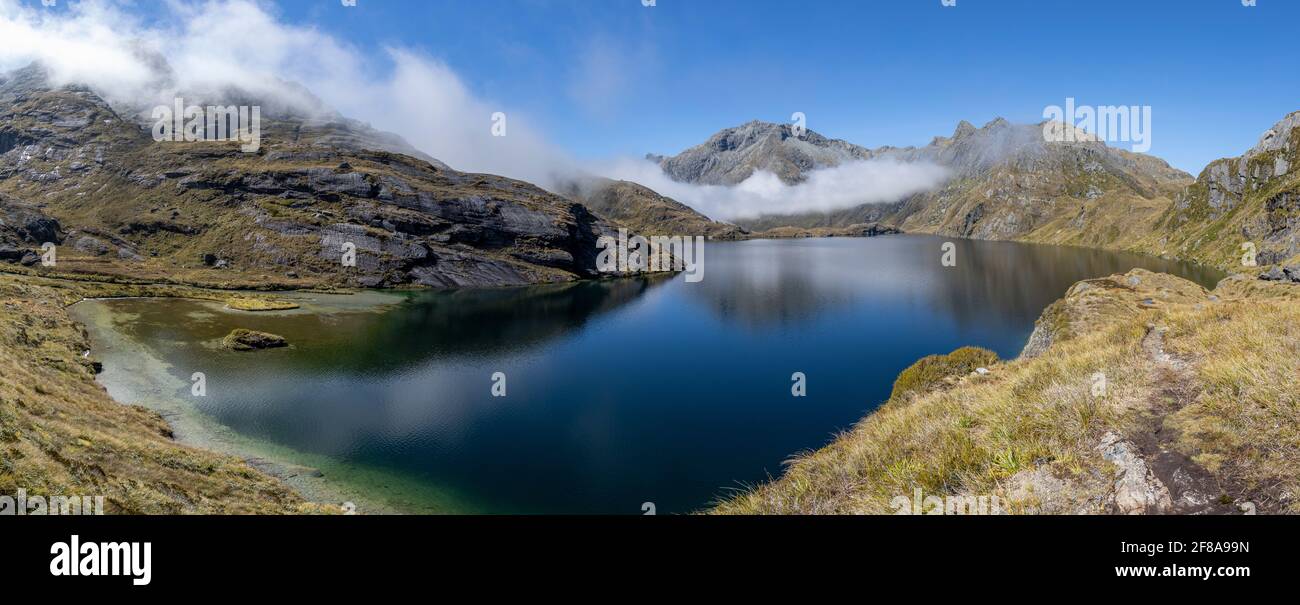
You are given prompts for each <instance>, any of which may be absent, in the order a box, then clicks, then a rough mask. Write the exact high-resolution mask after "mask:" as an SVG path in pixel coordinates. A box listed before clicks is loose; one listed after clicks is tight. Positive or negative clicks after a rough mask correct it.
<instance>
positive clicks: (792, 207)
mask: <svg viewBox="0 0 1300 605" xmlns="http://www.w3.org/2000/svg"><path fill="white" fill-rule="evenodd" d="M597 171H599V172H600V173H601V174H604V175H605V176H608V177H609V178H614V179H620V180H625V181H634V182H636V183H640V184H642V185H645V186H646V187H649V188H651V189H653V190H655V191H656V192H658V193H659V194H660V195H665V196H668V197H670V198H673V199H675V200H677V201H679V202H682V203H683V204H686V205H688V206H690V207H692V208H694V209H695V210H697V211H699V212H700V213H702V214H704V215H706V216H708V217H710V218H713V219H716V220H724V221H731V220H738V219H745V218H755V217H758V216H761V215H764V214H797V213H801V212H829V211H832V210H840V209H844V208H851V207H853V206H857V205H859V204H874V203H881V202H893V201H896V200H899V199H902V198H904V197H907V196H909V195H912V194H914V193H920V192H923V191H928V190H930V189H932V188H934V187H937V186H938V185H939V184H941V183H942V182H943V181H944V179H946V178H947V177H948V170H947V169H946V168H944V167H942V166H939V165H937V164H932V163H929V162H901V161H898V160H892V159H874V160H865V161H859V162H850V163H846V164H841V165H839V166H833V167H829V168H823V169H820V170H815V171H813V172H810V173H809V174H808V178H807V179H806V180H805V181H804V182H802V183H798V184H795V185H787V184H786V183H785V182H783V181H782V180H781V179H780V177H778V176H777V175H775V174H773V173H771V172H767V171H761V170H760V171H757V172H755V173H754V174H753V175H751V176H750V177H749V178H747V179H745V180H744V181H743V182H741V183H740V184H738V185H735V186H722V185H692V184H689V183H681V182H678V181H674V180H672V179H671V178H669V177H668V175H667V174H665V173H664V171H663V170H662V169H661V168H660V167H659V165H658V164H655V163H653V162H650V161H647V160H623V161H619V162H615V163H612V164H610V165H608V166H606V167H603V168H597Z"/></svg>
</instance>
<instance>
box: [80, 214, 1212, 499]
mask: <svg viewBox="0 0 1300 605" xmlns="http://www.w3.org/2000/svg"><path fill="white" fill-rule="evenodd" d="M944 241H947V240H943V239H939V238H935V237H928V236H910V235H907V236H903V235H899V236H884V237H876V238H862V239H859V238H832V239H796V240H756V241H747V242H735V243H709V244H707V246H706V249H705V260H704V269H705V271H704V280H703V281H702V282H699V283H687V282H686V281H685V279H684V276H682V275H677V276H668V277H651V278H636V279H618V280H603V281H590V282H580V283H573V284H561V285H547V286H535V287H525V288H501V289H482V290H450V291H424V292H418V293H377V292H366V293H361V294H357V295H355V296H339V295H318V294H294V295H292V297H293V298H295V299H297V300H299V301H300V302H302V304H303V308H302V309H300V310H296V311H289V312H276V313H270V314H252V313H244V312H236V311H229V310H225V309H224V308H223V307H222V306H221V305H220V304H218V303H212V302H204V301H192V300H174V299H156V300H146V299H120V300H105V301H86V302H83V303H80V304H78V305H76V306H75V307H73V313H74V316H75V317H77V318H78V319H79V320H80V321H82V322H83V323H85V324H87V326H88V328H89V330H90V332H91V337H92V341H93V342H94V346H95V350H94V353H95V355H96V356H97V357H98V358H99V359H101V360H102V361H103V362H104V365H105V371H104V373H103V374H101V375H100V378H99V379H100V381H101V382H102V383H103V384H104V385H105V386H106V387H107V388H108V389H109V392H110V394H112V395H113V396H114V397H115V398H116V399H118V400H119V401H122V402H125V403H140V404H142V405H146V406H148V407H151V408H154V409H157V410H159V411H160V412H162V413H163V414H164V415H165V416H166V417H167V418H168V419H169V420H170V421H171V422H172V424H173V426H175V427H176V433H177V437H178V438H179V439H181V440H182V441H185V442H189V443H195V444H197V445H200V446H203V447H211V448H214V449H218V450H222V451H227V452H229V453H233V454H237V455H241V456H244V457H251V458H253V459H254V461H255V462H256V463H257V464H258V465H260V466H264V467H265V468H268V469H269V470H272V471H274V472H276V473H277V474H279V475H281V476H283V477H285V478H286V480H288V481H289V482H290V483H291V484H293V485H295V486H296V487H298V488H300V489H302V490H303V491H304V492H305V493H307V495H308V496H309V497H313V498H316V499H321V500H324V501H330V500H331V499H332V500H334V501H339V502H341V501H343V500H345V499H346V500H348V501H350V502H354V503H355V506H356V507H357V508H358V509H359V511H360V512H413V513H433V512H459V513H615V514H641V513H642V510H643V508H642V507H643V505H644V504H645V503H652V504H653V506H654V508H655V510H656V512H657V513H660V514H663V513H681V512H690V511H695V510H699V509H701V508H703V507H707V506H708V505H709V503H711V502H713V501H715V500H716V499H717V498H719V497H725V496H726V494H728V493H729V490H734V489H736V488H739V487H742V486H744V485H752V484H754V483H757V482H761V481H763V480H765V479H766V478H768V477H769V476H777V475H779V474H780V473H781V471H782V462H783V461H784V460H786V459H788V458H789V457H790V456H791V455H794V454H797V453H799V452H803V451H807V450H810V449H815V448H817V447H820V446H822V445H824V444H825V443H827V441H828V440H829V439H831V437H832V436H833V435H834V434H835V433H836V432H837V431H841V430H844V429H847V428H849V427H851V426H852V425H853V424H854V423H855V422H857V421H858V420H859V419H861V418H862V417H863V416H864V415H866V414H868V413H870V412H871V411H872V410H873V409H874V408H875V407H876V406H877V405H879V404H880V403H881V402H882V401H884V400H885V399H886V398H887V397H888V396H889V392H890V390H891V387H892V384H893V381H894V378H895V377H896V376H897V374H898V373H899V372H900V371H901V370H902V369H904V368H906V367H907V366H909V365H911V364H912V363H913V362H914V361H916V360H917V359H918V358H920V357H922V356H925V355H929V354H933V353H946V352H949V351H951V350H953V349H956V348H958V347H960V346H963V345H978V346H982V347H986V348H989V349H992V350H994V351H996V352H997V353H998V355H1000V356H1001V357H1003V358H1012V357H1015V356H1016V355H1018V354H1019V352H1020V349H1021V348H1022V347H1023V346H1024V344H1025V341H1026V339H1027V338H1028V336H1029V334H1030V332H1031V331H1032V330H1033V324H1034V320H1035V319H1036V318H1037V317H1038V315H1039V314H1040V313H1041V311H1042V310H1043V309H1044V308H1045V307H1046V306H1047V305H1048V304H1050V303H1051V302H1052V301H1054V300H1056V299H1058V298H1060V297H1061V296H1062V295H1063V294H1064V293H1065V291H1066V289H1067V288H1068V287H1069V286H1070V285H1071V284H1073V283H1075V282H1076V281H1079V280H1081V279H1087V278H1094V277H1101V276H1105V275H1109V274H1112V273H1122V272H1125V271H1128V270H1129V269H1131V268H1134V267H1142V268H1146V269H1150V270H1153V271H1163V272H1168V273H1173V274H1176V275H1180V276H1183V277H1187V278H1189V279H1192V280H1193V281H1196V282H1198V283H1200V284H1202V285H1205V286H1207V287H1213V285H1214V283H1215V282H1216V281H1217V280H1218V279H1219V278H1221V277H1222V274H1221V273H1219V272H1217V271H1213V270H1209V269H1205V268H1201V267H1197V266H1193V265H1188V264H1183V263H1176V262H1171V261H1165V260H1160V259H1155V258H1149V257H1143V256H1138V255H1131V254H1123V253H1115V252H1105V251H1098V250H1088V249H1079V248H1061V247H1051V246H1039V245H1028V244H1019V243H1010V242H981V241H969V240H953V242H954V244H955V245H956V250H955V253H956V266H955V267H944V266H942V265H941V263H940V257H941V254H942V252H941V250H940V246H941V244H942V243H943V242H944ZM237 327H242V328H251V329H256V330H263V331H267V332H273V333H276V334H279V335H282V336H284V337H286V338H287V339H288V340H289V342H290V343H291V345H292V346H291V347H289V348H286V349H277V350H268V351H260V352H256V353H236V352H230V351H226V350H223V349H221V348H220V347H219V346H217V345H216V342H217V341H218V340H219V339H220V338H221V337H222V336H224V335H226V334H227V333H229V332H230V330H231V329H233V328H237ZM195 372H202V373H203V375H204V378H205V382H206V384H205V386H206V394H205V396H202V397H196V396H194V395H193V394H192V390H191V378H192V376H193V374H194V373H195ZM498 372H499V373H501V374H503V375H504V381H501V380H494V378H493V376H494V374H496V373H498ZM795 372H802V373H803V374H804V375H805V376H806V381H807V382H806V385H807V394H806V396H804V397H794V396H792V394H791V386H792V379H791V376H792V374H794V373H795ZM498 378H500V376H498ZM502 383H503V386H504V390H505V396H504V397H498V396H494V394H493V387H494V385H498V388H499V387H500V386H501V385H502Z"/></svg>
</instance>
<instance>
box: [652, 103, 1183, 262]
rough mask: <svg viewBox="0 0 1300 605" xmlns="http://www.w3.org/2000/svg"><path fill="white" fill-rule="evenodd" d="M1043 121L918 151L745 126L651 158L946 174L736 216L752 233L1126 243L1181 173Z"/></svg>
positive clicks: (968, 133)
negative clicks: (831, 204) (901, 192)
mask: <svg viewBox="0 0 1300 605" xmlns="http://www.w3.org/2000/svg"><path fill="white" fill-rule="evenodd" d="M1043 128H1044V125H1043V124H1038V125H1017V124H1012V123H1010V122H1008V121H1006V120H1004V119H1002V118H998V119H995V120H992V121H990V122H989V123H987V124H985V125H984V126H983V127H981V128H976V127H975V126H974V125H972V124H970V123H969V122H965V121H963V122H961V123H960V124H959V125H958V126H957V128H956V130H955V131H954V132H953V134H952V136H950V137H935V138H934V140H933V141H931V142H930V144H929V145H926V146H924V147H903V148H898V147H880V148H877V149H866V148H863V147H859V146H856V145H852V144H850V143H845V142H844V141H838V140H833V139H828V138H826V137H824V136H822V135H819V134H817V133H815V132H811V131H809V132H807V133H806V134H805V136H804V137H803V138H793V137H792V134H791V132H790V128H789V127H788V126H782V125H776V124H764V123H760V122H751V123H749V124H746V125H744V126H741V127H739V128H733V129H728V130H724V131H722V132H720V133H718V134H716V135H714V136H713V137H711V138H710V139H709V142H708V143H705V144H704V145H700V146H697V147H694V148H692V149H690V150H687V151H686V152H683V153H682V154H681V155H679V156H676V157H673V158H664V159H662V160H661V162H660V163H661V166H663V167H664V170H665V172H667V173H668V174H669V175H670V176H672V177H673V178H675V179H678V180H682V181H685V182H690V183H721V182H737V181H736V179H737V178H740V179H741V180H743V178H744V177H745V176H747V175H748V174H751V173H752V171H753V170H754V169H759V168H762V169H769V170H774V171H777V172H778V174H782V175H783V177H782V178H783V180H786V181H787V182H797V181H799V180H802V179H803V178H805V177H806V175H807V173H808V172H809V171H811V170H815V169H818V168H824V167H827V166H835V165H838V164H840V163H843V162H845V161H850V160H865V159H894V160H899V161H904V162H916V161H925V162H932V163H934V164H938V165H940V166H943V167H946V168H948V169H949V170H950V171H951V174H952V176H951V177H950V178H949V180H948V181H947V182H946V183H944V184H943V185H942V186H941V187H940V188H938V189H936V190H933V191H929V192H925V193H919V194H915V195H912V196H910V197H908V198H906V199H903V200H899V201H898V202H895V203H886V204H862V205H859V206H855V207H851V208H847V209H844V210H839V211H834V212H809V213H795V214H790V215H766V216H761V217H758V218H755V219H747V220H741V221H738V224H740V225H741V226H742V227H745V228H747V229H750V230H752V231H763V230H773V229H779V228H782V227H800V228H838V227H847V226H849V225H854V224H863V223H882V224H886V225H892V226H896V227H898V228H900V229H902V230H903V231H905V232H918V233H936V234H941V235H950V236H954V237H969V238H977V239H1022V240H1028V241H1042V242H1051V243H1058V244H1074V245H1086V246H1097V247H1125V246H1135V245H1137V242H1138V241H1139V240H1141V239H1142V238H1143V237H1144V236H1145V235H1146V234H1148V233H1149V232H1150V231H1151V230H1153V229H1154V228H1155V226H1156V222H1157V221H1158V220H1159V219H1160V217H1161V216H1162V214H1163V213H1164V212H1165V211H1166V210H1167V209H1168V208H1169V207H1170V206H1171V205H1172V202H1173V196H1174V195H1175V194H1176V193H1177V192H1178V191H1180V190H1181V189H1182V188H1183V187H1185V186H1186V185H1187V184H1189V183H1191V181H1192V177H1191V176H1190V175H1188V174H1186V173H1184V172H1182V171H1179V170H1177V169H1175V168H1172V167H1170V166H1169V165H1168V164H1167V163H1165V162H1164V161H1162V160H1160V159H1158V158H1155V157H1152V156H1148V155H1143V154H1137V153H1131V152H1128V151H1124V150H1121V149H1115V148H1112V147H1109V146H1107V145H1106V144H1105V143H1103V142H1101V141H1098V140H1095V139H1093V138H1091V137H1089V136H1086V134H1085V133H1082V132H1081V131H1076V132H1077V133H1078V134H1081V135H1083V136H1078V137H1075V139H1076V142H1049V141H1047V140H1045V138H1044V136H1043ZM782 171H783V172H782ZM720 175H732V178H731V179H730V180H729V181H728V179H724V178H721V177H720Z"/></svg>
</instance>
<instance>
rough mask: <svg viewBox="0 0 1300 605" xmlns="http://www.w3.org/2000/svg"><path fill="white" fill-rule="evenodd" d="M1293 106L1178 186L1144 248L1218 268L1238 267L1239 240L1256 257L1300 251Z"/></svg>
mask: <svg viewBox="0 0 1300 605" xmlns="http://www.w3.org/2000/svg"><path fill="white" fill-rule="evenodd" d="M1297 129H1300V112H1295V113H1292V114H1290V115H1288V116H1287V117H1286V118H1284V119H1282V121H1280V122H1278V123H1277V124H1275V125H1274V126H1273V127H1272V128H1270V129H1268V130H1267V131H1266V132H1265V133H1264V134H1263V135H1262V136H1261V137H1260V140H1259V143H1258V144H1257V145H1255V146H1254V147H1253V148H1251V149H1250V150H1249V151H1247V152H1246V153H1245V154H1244V155H1242V156H1239V157H1235V158H1226V159H1221V160H1216V161H1215V162H1213V163H1211V164H1210V165H1209V166H1207V167H1206V168H1205V170H1203V171H1202V172H1201V174H1200V176H1198V177H1197V179H1196V182H1195V183H1194V184H1192V185H1191V186H1190V187H1188V188H1187V189H1186V190H1185V191H1183V192H1180V193H1179V194H1178V196H1177V197H1176V198H1175V201H1174V204H1173V206H1172V207H1171V208H1169V210H1168V211H1167V212H1166V213H1165V215H1164V216H1163V217H1162V219H1161V221H1160V228H1161V233H1160V234H1159V238H1158V239H1156V240H1154V241H1152V242H1151V244H1150V247H1151V248H1152V249H1153V250H1156V249H1158V250H1159V251H1161V252H1164V253H1168V254H1172V255H1177V256H1181V257H1185V258H1190V259H1195V260H1197V261H1200V262H1203V263H1206V264H1211V265H1217V266H1237V267H1239V266H1240V264H1241V263H1240V259H1241V257H1242V255H1243V253H1244V252H1246V251H1247V250H1244V249H1243V248H1242V245H1243V244H1247V243H1248V244H1249V245H1251V246H1253V247H1254V248H1255V252H1256V256H1257V259H1256V260H1257V263H1258V264H1260V265H1271V264H1280V263H1286V262H1291V261H1294V260H1296V259H1297V257H1300V172H1297V170H1296V169H1297V167H1298V166H1297V164H1300V132H1297Z"/></svg>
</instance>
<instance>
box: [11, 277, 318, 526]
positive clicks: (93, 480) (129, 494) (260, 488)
mask: <svg viewBox="0 0 1300 605" xmlns="http://www.w3.org/2000/svg"><path fill="white" fill-rule="evenodd" d="M115 288H117V286H113V285H105V284H101V285H93V284H87V285H86V287H84V288H83V287H82V285H81V284H78V283H76V282H51V281H47V280H41V279H33V278H26V277H18V276H12V275H0V305H3V307H4V313H3V314H0V494H4V495H9V496H13V495H15V494H16V493H17V491H18V490H19V489H23V490H26V492H27V493H28V494H29V495H40V496H45V497H49V496H54V495H67V496H71V495H77V496H91V497H94V496H103V497H104V512H106V513H110V514H122V513H125V514H144V513H148V514H159V513H168V514H171V513H220V514H230V513H239V514H242V513H258V514H266V513H303V512H321V511H324V510H325V509H323V508H320V507H318V506H316V505H314V504H309V503H305V502H304V501H303V499H302V498H301V497H300V496H298V495H297V494H296V493H294V492H293V491H292V490H290V489H289V488H288V487H286V486H284V485H283V484H281V483H280V482H279V481H277V480H275V479H272V478H271V477H269V476H267V475H265V474H263V473H262V472H259V471H257V470H255V469H253V468H252V467H250V466H249V465H248V464H247V463H245V462H244V461H242V460H239V459H236V458H231V457H227V456H221V455H217V454H213V453H209V452H206V451H202V450H198V449H195V448H191V447H186V446H182V445H179V444H177V443H176V442H174V441H172V439H171V429H170V428H168V426H167V423H166V421H164V420H163V418H162V417H161V416H159V415H158V414H156V413H154V412H151V411H148V410H146V409H144V408H141V407H137V406H133V405H122V404H121V403H118V402H116V401H113V400H112V399H111V398H110V397H109V396H108V393H107V392H105V390H104V388H103V387H102V386H100V385H99V384H98V383H96V382H95V369H94V362H93V360H92V359H90V358H88V357H85V356H84V355H83V353H84V352H85V351H88V350H89V349H90V345H89V342H88V341H87V339H86V335H85V333H84V331H83V330H82V329H81V328H80V327H79V326H77V325H76V324H75V323H74V322H73V321H72V320H71V318H69V317H68V315H67V313H66V312H65V307H66V306H67V305H69V304H71V303H72V302H75V301H77V300H79V299H80V298H81V297H82V296H83V295H105V294H110V293H113V292H112V291H113V290H114V289H115ZM127 288H131V287H127ZM122 293H132V294H135V293H144V292H142V291H139V290H130V289H128V290H124V291H123V292H122ZM155 293H156V294H164V293H165V292H162V291H158V292H155Z"/></svg>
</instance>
